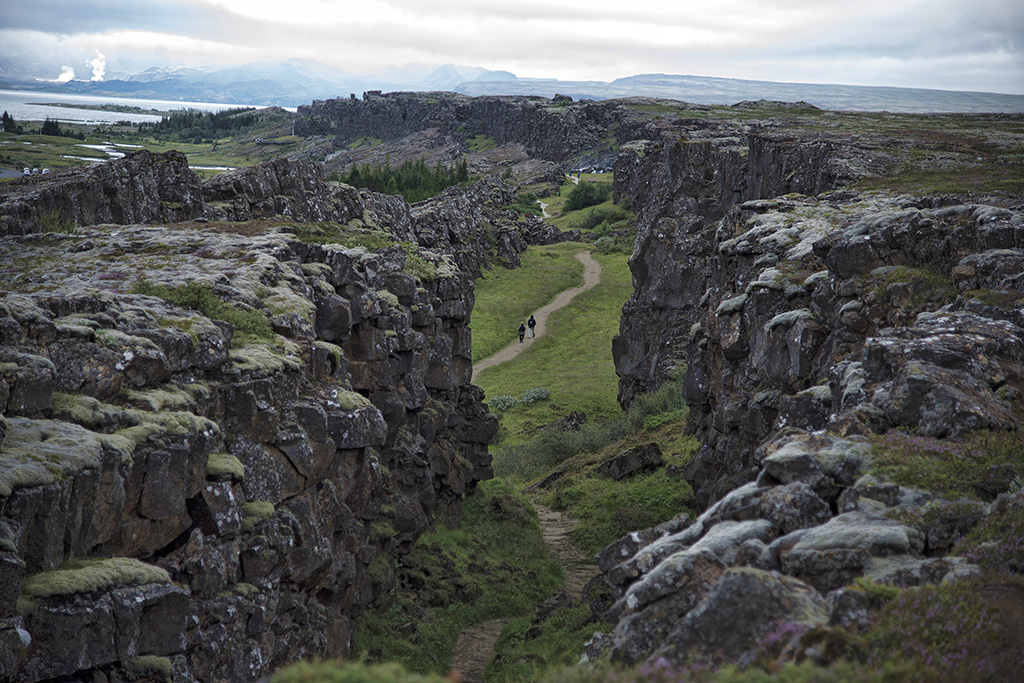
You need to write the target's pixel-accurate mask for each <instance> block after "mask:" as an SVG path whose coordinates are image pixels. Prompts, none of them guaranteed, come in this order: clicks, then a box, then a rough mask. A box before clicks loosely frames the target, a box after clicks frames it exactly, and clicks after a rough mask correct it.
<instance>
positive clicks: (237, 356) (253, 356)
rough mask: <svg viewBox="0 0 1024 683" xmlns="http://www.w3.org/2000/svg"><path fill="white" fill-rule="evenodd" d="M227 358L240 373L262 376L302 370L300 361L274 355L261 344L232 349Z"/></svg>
mask: <svg viewBox="0 0 1024 683" xmlns="http://www.w3.org/2000/svg"><path fill="white" fill-rule="evenodd" d="M228 357H229V358H230V359H231V360H232V362H233V363H234V367H235V369H236V370H240V371H242V372H258V373H260V374H262V375H266V376H269V375H273V374H275V373H278V372H286V371H291V372H297V371H298V370H301V369H302V361H301V360H299V359H298V358H295V357H293V356H288V355H285V354H281V353H275V352H274V351H273V350H272V349H270V348H269V347H267V346H265V345H263V344H247V345H245V346H243V347H241V348H237V349H232V350H231V351H229V352H228Z"/></svg>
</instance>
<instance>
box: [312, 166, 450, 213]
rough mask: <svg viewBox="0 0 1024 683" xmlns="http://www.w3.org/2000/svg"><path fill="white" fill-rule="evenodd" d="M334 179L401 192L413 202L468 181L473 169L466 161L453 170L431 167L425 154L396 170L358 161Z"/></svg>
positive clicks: (333, 178) (355, 184)
mask: <svg viewBox="0 0 1024 683" xmlns="http://www.w3.org/2000/svg"><path fill="white" fill-rule="evenodd" d="M331 180H338V181H341V182H343V183H348V184H349V185H352V186H353V187H365V188H367V189H369V190H373V191H374V192H383V193H384V194H391V195H396V194H400V195H402V198H403V199H405V201H407V202H409V203H410V204H412V203H414V202H420V201H423V200H424V199H429V198H431V197H433V196H434V195H436V194H438V193H439V192H441V191H442V190H444V189H445V188H448V187H451V186H452V185H458V184H460V183H465V182H468V181H469V171H468V170H467V169H466V161H465V160H462V161H461V162H459V163H458V164H455V165H454V166H453V167H452V168H450V169H449V168H445V167H444V166H442V165H441V162H437V164H436V165H435V166H434V167H433V168H430V167H429V166H427V162H425V161H424V160H423V158H422V157H421V158H420V159H419V160H418V161H415V162H413V161H404V162H402V165H401V166H399V167H398V168H395V169H393V168H391V165H390V164H385V165H384V166H380V165H375V166H371V165H370V164H366V165H365V166H360V165H359V164H355V165H354V166H353V167H352V168H351V170H349V172H348V173H346V174H338V173H336V172H335V173H332V174H331Z"/></svg>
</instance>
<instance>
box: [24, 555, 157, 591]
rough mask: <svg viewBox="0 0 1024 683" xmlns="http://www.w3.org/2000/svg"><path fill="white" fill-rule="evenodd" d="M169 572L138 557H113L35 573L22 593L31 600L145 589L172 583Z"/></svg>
mask: <svg viewBox="0 0 1024 683" xmlns="http://www.w3.org/2000/svg"><path fill="white" fill-rule="evenodd" d="M170 582H171V579H170V577H169V576H168V574H167V572H166V571H165V570H163V569H161V568H160V567H154V566H153V565H149V564H144V563H142V562H139V561H138V560H136V559H134V558H128V557H112V558H109V559H106V560H68V561H67V562H65V563H64V564H63V565H61V568H60V569H57V570H54V571H52V572H43V573H40V574H34V575H32V576H30V577H28V578H26V579H25V581H24V582H22V584H21V594H22V596H23V597H24V598H27V599H29V600H32V599H37V598H50V597H54V596H57V595H69V594H72V593H92V592H96V591H101V590H108V589H110V588H112V587H114V586H143V585H146V584H149V583H170Z"/></svg>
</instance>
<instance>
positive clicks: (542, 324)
mask: <svg viewBox="0 0 1024 683" xmlns="http://www.w3.org/2000/svg"><path fill="white" fill-rule="evenodd" d="M576 259H577V260H578V261H579V262H580V263H582V264H583V268H584V270H583V285H582V286H580V287H573V288H572V289H567V290H565V291H563V292H560V293H559V294H558V296H556V297H555V298H554V300H553V301H552V302H551V303H549V304H548V305H546V306H544V307H543V308H541V309H540V310H538V311H537V312H536V313H534V314H533V317H534V318H536V319H537V327H536V329H535V331H536V333H537V336H536V337H530V333H529V331H527V333H526V340H525V341H523V342H522V343H520V342H519V340H518V339H517V340H515V341H513V342H512V343H511V344H509V345H508V346H506V347H505V348H503V349H502V350H501V351H498V352H497V353H496V354H494V355H493V356H491V357H490V358H484V359H483V360H482V361H480V362H478V363H476V364H475V365H474V366H473V381H474V382H475V381H476V378H477V377H478V376H479V375H480V373H481V372H482V371H484V370H486V369H487V368H489V367H492V366H494V365H498V364H499V363H504V362H506V361H510V360H512V359H513V358H515V357H516V356H518V355H519V354H520V353H522V352H523V351H525V350H526V349H528V348H530V347H531V346H533V343H534V342H535V341H537V340H538V339H540V338H541V337H543V336H544V334H545V333H546V332H547V322H548V316H549V315H551V314H552V313H554V312H555V311H557V310H558V309H560V308H565V307H566V306H568V305H569V302H570V301H572V300H573V299H574V298H575V297H576V295H577V294H580V293H582V292H585V291H587V290H588V289H593V288H594V287H596V286H597V284H598V283H599V282H600V281H601V264H600V263H598V262H597V261H595V260H594V258H593V257H592V256H591V255H590V252H589V251H581V252H580V253H578V254H576Z"/></svg>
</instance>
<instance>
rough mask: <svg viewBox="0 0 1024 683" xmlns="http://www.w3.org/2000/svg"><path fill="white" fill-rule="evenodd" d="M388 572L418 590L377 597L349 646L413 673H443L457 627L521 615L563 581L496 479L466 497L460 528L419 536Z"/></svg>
mask: <svg viewBox="0 0 1024 683" xmlns="http://www.w3.org/2000/svg"><path fill="white" fill-rule="evenodd" d="M379 570H380V571H382V572H388V571H391V569H390V568H387V567H381V568H379ZM393 571H396V572H397V573H398V575H399V577H404V579H403V581H402V583H404V584H406V585H416V586H418V588H417V589H416V590H407V589H398V590H396V591H395V592H393V593H390V594H386V595H383V596H381V597H380V598H379V599H378V601H377V603H376V604H375V605H374V606H373V608H372V609H371V610H370V611H368V612H366V613H364V614H363V616H362V617H360V619H359V622H358V624H357V629H356V632H355V636H354V639H353V650H354V652H356V653H361V654H362V655H363V656H364V657H366V659H367V660H368V661H371V662H384V661H397V662H400V663H402V664H403V665H404V666H406V667H408V669H410V670H412V671H415V672H418V673H438V674H443V673H447V671H448V669H449V668H450V660H451V654H452V649H453V647H454V645H455V640H456V639H457V637H458V634H459V632H460V631H461V630H462V629H464V628H466V627H468V626H471V625H473V624H477V623H480V622H482V621H485V620H487V619H494V618H498V617H503V616H516V615H522V614H526V613H528V612H529V611H530V610H532V609H533V606H534V605H535V604H536V603H537V602H538V601H539V600H541V599H542V598H545V597H547V596H548V595H549V594H550V593H551V592H552V591H553V590H554V589H555V588H556V587H557V586H558V585H559V583H560V582H561V581H562V576H561V570H560V568H559V567H558V564H557V563H556V562H555V561H554V560H553V559H551V558H550V556H549V555H548V551H547V547H546V546H545V544H544V541H543V539H542V538H541V534H540V526H539V524H538V523H537V519H536V516H535V515H534V513H533V512H532V511H531V510H530V509H529V507H528V506H527V505H526V504H525V503H524V502H523V501H522V500H521V499H520V498H518V497H516V496H515V495H513V494H512V492H511V489H510V488H509V487H508V486H507V485H506V484H505V483H503V482H502V481H500V480H492V481H489V482H484V483H483V484H481V485H480V486H478V487H477V490H476V491H475V492H474V493H473V494H472V495H470V496H469V497H468V498H467V499H466V501H465V502H464V504H463V512H462V519H461V524H460V526H459V528H447V527H444V526H439V527H438V528H437V530H436V531H434V532H432V533H429V534H426V535H424V536H422V537H421V538H420V539H419V540H418V541H417V542H416V544H415V545H414V546H413V549H412V551H411V552H410V553H409V555H407V556H406V557H405V558H403V560H402V563H401V565H399V566H397V567H395V568H394V569H393ZM357 680H358V679H357Z"/></svg>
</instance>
